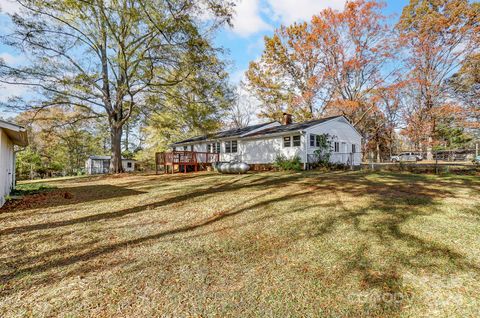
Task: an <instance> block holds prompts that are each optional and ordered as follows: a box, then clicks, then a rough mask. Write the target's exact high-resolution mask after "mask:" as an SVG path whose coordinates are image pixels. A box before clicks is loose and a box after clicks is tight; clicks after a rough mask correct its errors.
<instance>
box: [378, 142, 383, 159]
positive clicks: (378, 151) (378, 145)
mask: <svg viewBox="0 0 480 318" xmlns="http://www.w3.org/2000/svg"><path fill="white" fill-rule="evenodd" d="M381 161H382V160H381V159H380V144H379V143H378V142H377V162H381Z"/></svg>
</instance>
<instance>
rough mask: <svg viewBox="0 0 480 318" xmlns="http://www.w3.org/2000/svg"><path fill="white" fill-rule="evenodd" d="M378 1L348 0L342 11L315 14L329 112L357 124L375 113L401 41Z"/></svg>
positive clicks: (392, 72) (390, 75)
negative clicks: (378, 92) (377, 96)
mask: <svg viewBox="0 0 480 318" xmlns="http://www.w3.org/2000/svg"><path fill="white" fill-rule="evenodd" d="M383 7H384V4H383V3H380V2H376V1H363V0H360V1H349V2H347V3H346V5H345V9H344V10H343V11H342V12H337V11H334V10H331V9H327V10H324V11H322V12H321V13H320V14H319V15H317V16H314V17H313V19H312V24H313V30H314V34H315V37H316V40H317V41H316V43H317V45H318V47H319V49H320V50H321V51H322V52H324V56H323V59H322V65H323V69H324V71H325V73H324V76H323V78H324V82H323V83H322V85H323V86H324V87H326V88H327V91H328V97H329V98H328V103H327V105H326V110H327V113H330V114H343V115H345V116H346V117H347V118H349V119H350V121H351V122H352V123H353V124H354V125H355V126H357V128H359V130H360V131H364V130H365V129H364V128H365V119H366V117H367V116H369V115H372V111H374V110H375V105H374V103H372V97H373V96H374V94H375V92H376V90H378V89H379V88H381V87H382V86H385V85H388V84H387V80H388V79H389V78H390V77H392V75H393V74H394V73H395V70H396V69H395V68H394V67H393V65H390V66H389V69H388V70H386V69H387V66H388V65H389V64H390V62H391V61H392V59H393V58H394V56H395V52H396V49H397V43H396V41H395V36H394V33H393V31H392V29H391V27H390V26H389V25H388V24H387V21H386V17H385V16H384V15H383V14H382V12H381V10H382V8H383Z"/></svg>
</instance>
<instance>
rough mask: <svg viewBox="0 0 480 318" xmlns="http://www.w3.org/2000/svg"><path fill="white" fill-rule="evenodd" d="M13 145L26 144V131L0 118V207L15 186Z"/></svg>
mask: <svg viewBox="0 0 480 318" xmlns="http://www.w3.org/2000/svg"><path fill="white" fill-rule="evenodd" d="M15 145H17V146H19V147H26V146H27V145H28V139H27V132H26V131H25V129H24V128H23V127H21V126H18V125H15V124H12V123H9V122H6V121H3V120H0V207H1V206H2V205H3V204H4V203H5V197H6V196H8V195H9V194H10V191H12V189H13V188H14V187H15V155H16V152H15V147H14V146H15Z"/></svg>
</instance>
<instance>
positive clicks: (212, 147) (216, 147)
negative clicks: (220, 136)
mask: <svg viewBox="0 0 480 318" xmlns="http://www.w3.org/2000/svg"><path fill="white" fill-rule="evenodd" d="M207 152H211V153H220V143H219V142H214V143H211V144H207Z"/></svg>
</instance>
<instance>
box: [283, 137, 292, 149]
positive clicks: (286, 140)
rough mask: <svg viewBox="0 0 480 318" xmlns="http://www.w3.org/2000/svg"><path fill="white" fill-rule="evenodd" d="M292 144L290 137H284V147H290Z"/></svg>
mask: <svg viewBox="0 0 480 318" xmlns="http://www.w3.org/2000/svg"><path fill="white" fill-rule="evenodd" d="M291 145H292V144H291V141H290V137H283V146H284V147H290V146H291Z"/></svg>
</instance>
